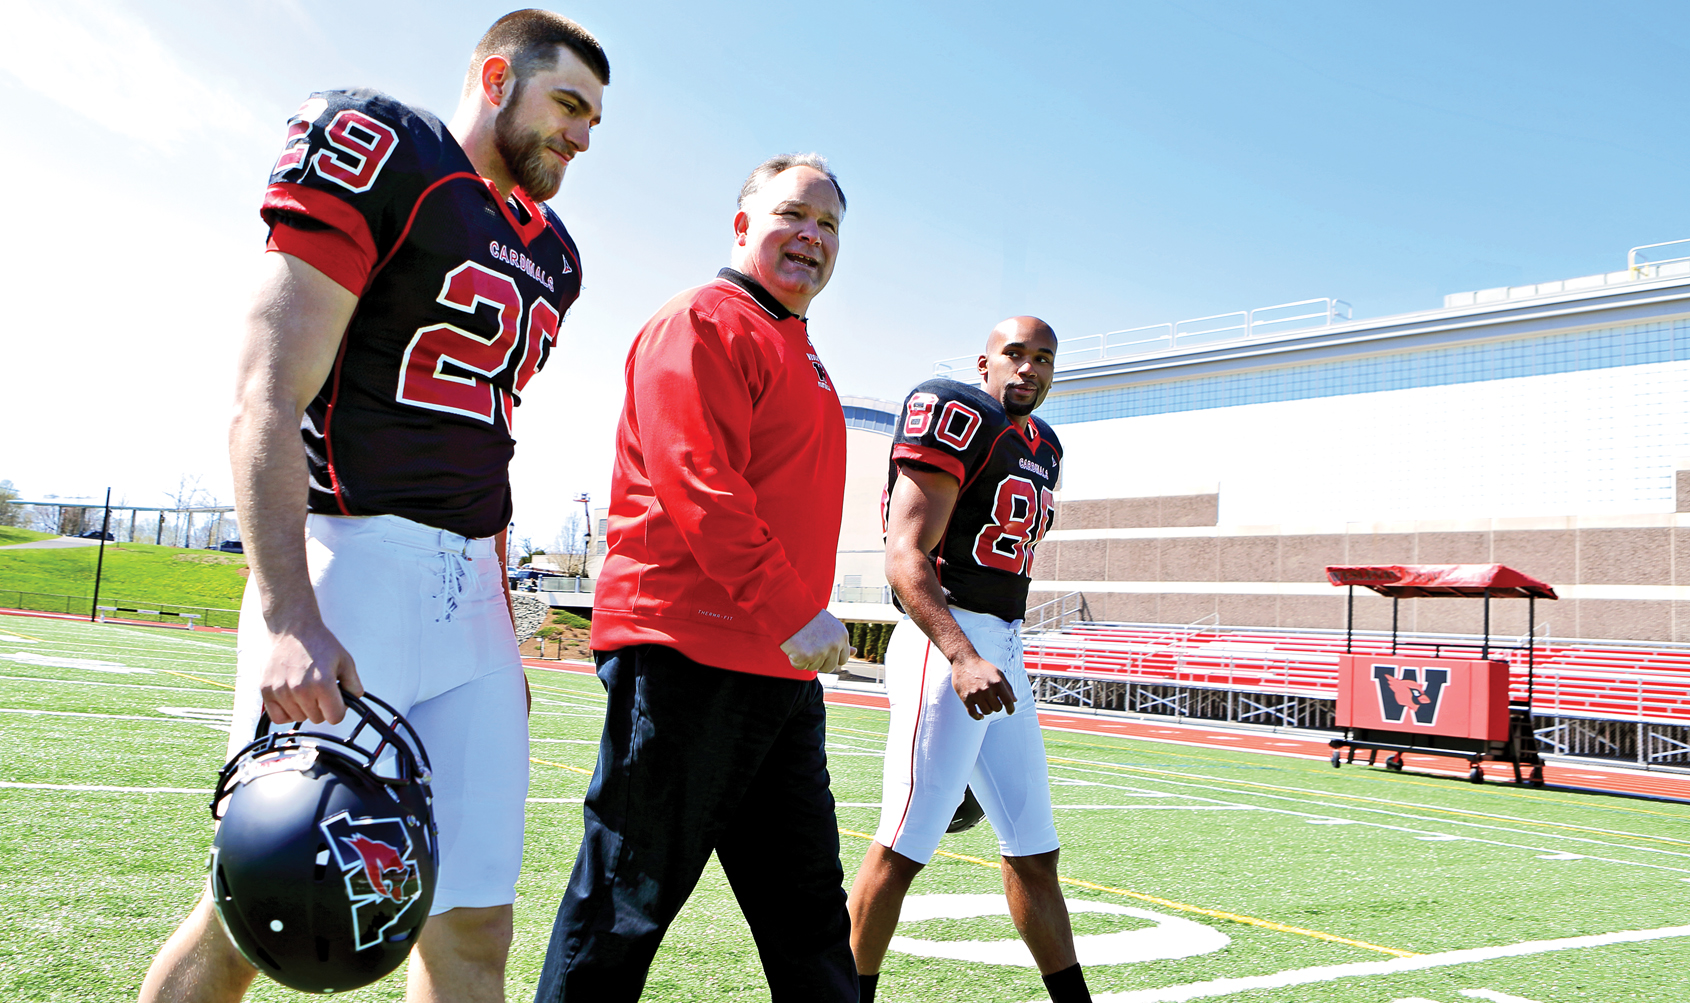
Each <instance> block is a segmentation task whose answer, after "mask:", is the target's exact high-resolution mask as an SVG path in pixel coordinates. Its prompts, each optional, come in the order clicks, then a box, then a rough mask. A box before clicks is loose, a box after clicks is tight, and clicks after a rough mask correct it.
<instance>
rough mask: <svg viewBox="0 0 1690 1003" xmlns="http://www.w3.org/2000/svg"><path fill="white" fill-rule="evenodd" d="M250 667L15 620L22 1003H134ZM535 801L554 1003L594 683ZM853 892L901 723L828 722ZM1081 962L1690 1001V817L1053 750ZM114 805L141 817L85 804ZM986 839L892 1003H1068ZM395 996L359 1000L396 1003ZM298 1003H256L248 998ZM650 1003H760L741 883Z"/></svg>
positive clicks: (1127, 1001) (534, 872)
mask: <svg viewBox="0 0 1690 1003" xmlns="http://www.w3.org/2000/svg"><path fill="white" fill-rule="evenodd" d="M233 660H234V638H233V637H232V636H229V635H217V634H211V633H201V632H195V633H189V632H187V631H180V630H168V629H161V628H145V627H133V626H122V625H115V624H107V625H89V624H82V623H74V622H67V621H58V620H46V619H32V618H24V617H0V785H3V786H0V999H4V1000H8V1001H11V1000H17V1001H24V1000H30V1001H34V1000H126V999H133V998H134V995H135V992H136V989H137V987H138V986H139V984H140V980H141V977H142V975H143V973H144V972H145V969H146V966H147V964H148V962H149V960H150V958H151V956H152V954H153V952H154V950H155V949H156V948H157V946H158V944H159V943H160V942H162V941H163V939H164V938H165V937H166V936H167V935H168V934H169V932H170V930H171V929H172V928H173V927H174V925H175V924H176V922H177V921H178V920H180V919H181V917H182V916H183V915H184V914H185V913H186V912H187V911H188V909H189V907H190V906H191V905H192V903H193V900H194V898H195V896H196V894H197V893H198V890H199V888H200V886H201V884H202V882H203V879H204V872H203V867H204V861H205V857H206V849H207V847H208V845H209V843H210V838H211V827H210V822H209V817H208V814H207V811H206V800H207V799H206V795H205V794H203V793H197V792H196V791H202V790H207V789H209V787H210V785H211V783H212V781H213V778H214V776H215V772H216V770H217V767H218V766H219V765H220V763H221V758H222V752H223V746H224V741H225V733H224V731H223V730H222V729H223V727H224V725H223V724H222V722H225V721H226V720H227V718H228V714H229V707H230V692H229V686H230V685H231V681H232V678H233V671H234V665H233ZM531 677H532V679H533V682H534V695H535V704H534V716H533V721H532V725H533V736H534V743H533V747H532V754H533V756H534V758H535V759H536V760H537V762H536V764H535V765H534V767H533V786H532V790H531V792H530V796H531V803H530V804H529V806H528V807H529V810H528V833H527V846H526V853H525V859H524V870H523V877H522V881H521V884H520V885H519V886H518V892H519V898H518V901H517V904H516V927H517V937H516V944H515V948H514V951H513V955H512V959H511V966H510V980H509V986H508V989H509V995H510V998H511V999H512V1000H523V999H527V998H530V997H531V994H532V992H533V986H534V982H535V980H536V977H537V975H538V970H539V965H540V961H541V958H542V955H543V952H544V949H545V944H546V939H547V936H548V932H549V929H550V924H551V918H552V915H553V912H554V910H555V909H556V905H557V901H558V897H559V895H560V894H561V892H562V890H563V886H564V883H565V882H566V880H567V877H568V872H569V867H570V864H571V862H572V860H573V858H574V854H575V846H576V842H577V840H578V839H579V837H580V832H581V808H580V801H579V799H580V798H581V795H582V793H583V792H584V791H585V789H586V785H587V779H588V771H590V770H591V768H592V765H593V762H594V758H595V746H596V738H597V734H598V730H599V718H600V711H601V708H602V706H603V700H602V696H601V693H600V690H599V686H598V682H597V680H595V679H594V678H593V677H591V676H588V675H575V674H566V673H559V672H546V671H538V670H536V671H533V672H531ZM829 721H830V725H829V735H830V742H829V749H830V755H831V763H832V771H833V778H834V791H835V795H836V797H837V798H838V800H839V802H840V807H839V824H840V827H841V829H842V830H846V831H847V834H845V835H842V836H841V841H842V854H843V857H844V862H845V870H846V879H847V883H849V880H850V876H851V874H852V873H854V871H855V869H856V865H857V863H858V861H859V860H860V859H861V856H862V852H863V850H864V848H865V847H866V845H867V842H866V840H865V839H864V838H862V837H860V836H856V835H851V834H849V833H866V832H870V831H872V830H873V828H874V825H875V820H876V817H877V807H876V806H877V804H878V801H879V785H880V780H879V777H880V752H881V747H882V744H883V741H884V734H885V728H886V715H885V713H884V712H882V711H877V710H872V709H860V708H851V707H831V708H830V709H829ZM1045 740H1046V744H1047V751H1048V753H1049V756H1050V770H1051V777H1052V783H1053V793H1054V796H1055V801H1056V804H1057V805H1058V810H1057V827H1058V830H1059V832H1060V833H1061V835H1062V838H1063V844H1064V846H1063V851H1062V871H1063V873H1064V875H1065V876H1066V878H1067V880H1069V881H1070V884H1069V886H1068V889H1067V891H1068V895H1069V899H1070V902H1071V911H1072V912H1073V915H1074V925H1075V930H1076V933H1077V934H1079V935H1080V936H1081V938H1082V939H1081V941H1080V951H1081V958H1082V961H1084V962H1086V963H1087V971H1086V975H1087V980H1088V981H1089V983H1090V984H1091V987H1092V991H1093V993H1094V996H1095V997H1096V998H1098V999H1099V1000H1111V999H1112V1000H1115V1001H1117V1003H1151V1001H1155V1000H1195V999H1224V1000H1228V1001H1236V1003H1425V1001H1428V1000H1431V1001H1435V1003H1460V1001H1465V1000H1468V999H1488V1000H1495V1001H1500V1003H1510V1001H1514V1003H1519V1001H1531V1003H1564V1001H1573V1000H1584V1001H1600V1003H1609V1001H1622V1000H1648V1001H1662V1003H1679V1001H1684V1000H1690V926H1685V924H1686V923H1690V805H1684V804H1677V803H1665V802H1656V801H1646V800H1640V799H1627V798H1620V797H1608V796H1599V795H1590V794H1575V793H1570V792H1563V791H1554V790H1547V791H1540V790H1529V789H1519V788H1512V787H1504V786H1501V785H1484V786H1482V787H1481V786H1474V785H1471V784H1467V783H1465V782H1462V781H1459V780H1445V779H1439V778H1432V777H1425V776H1414V775H1409V774H1388V773H1385V772H1384V771H1382V770H1368V769H1362V768H1352V769H1347V770H1342V771H1334V770H1332V769H1331V768H1330V767H1329V766H1328V765H1326V763H1325V762H1324V761H1320V760H1306V759H1296V758H1289V757H1281V756H1270V755H1262V754H1252V753H1247V752H1244V751H1241V750H1230V749H1208V748H1199V747H1188V746H1181V745H1173V744H1165V743H1152V742H1148V741H1138V740H1130V739H1118V738H1113V737H1108V736H1097V735H1087V734H1077V733H1069V732H1060V731H1054V730H1047V731H1046V733H1045ZM90 788H120V789H90ZM995 858H996V842H995V840H994V839H993V837H992V835H991V831H990V828H989V826H987V825H984V824H983V825H981V826H979V827H977V828H976V829H974V830H972V831H970V832H967V833H962V834H959V835H956V836H948V837H946V840H945V842H944V843H943V844H942V847H941V856H938V857H936V858H935V859H934V861H933V863H932V864H931V865H930V866H929V867H928V868H927V870H926V871H925V872H923V874H922V875H921V877H920V878H918V879H917V882H916V886H915V888H914V890H913V894H912V896H911V899H910V900H909V904H908V906H907V907H906V912H905V917H906V919H905V922H904V923H903V924H901V926H900V929H899V934H900V938H901V939H900V940H899V941H897V942H895V944H894V950H893V952H892V953H891V954H890V955H888V958H887V964H886V968H885V970H884V972H885V974H884V975H883V976H882V981H881V999H884V1000H888V1001H915V1000H924V1001H930V1000H939V999H943V1000H946V1001H974V1000H979V1001H1006V1003H1021V1001H1030V1000H1038V999H1044V998H1045V995H1044V993H1043V991H1042V986H1041V984H1040V982H1039V979H1038V976H1037V973H1036V972H1035V971H1034V970H1033V969H1032V968H1030V967H1027V966H1026V964H1025V960H1026V959H1025V956H1024V955H1021V954H1020V952H1019V949H1018V945H1017V943H1015V942H1014V937H1015V934H1014V929H1013V927H1012V926H1011V924H1010V921H1009V918H1008V916H1007V914H1006V911H1005V909H1004V908H1003V900H1002V896H1001V885H1000V882H999V878H998V875H997V871H996V868H995V867H994V866H992V863H991V862H992V861H993V860H995ZM402 986H403V980H402V977H401V976H400V975H395V976H393V977H390V978H389V979H387V980H385V981H384V982H382V983H379V984H377V985H376V986H372V987H370V988H369V989H366V990H363V991H360V992H356V993H351V994H348V995H349V996H350V998H353V999H356V1000H361V1001H363V1000H368V1001H374V1000H397V999H400V998H401V997H402ZM249 998H250V999H256V1000H284V999H293V998H296V996H295V994H293V993H291V992H288V991H286V990H283V989H281V988H280V987H278V986H275V985H273V984H269V983H265V982H263V981H262V980H261V982H260V983H259V984H258V985H257V986H256V987H255V989H254V991H253V992H252V993H251V994H250V996H249ZM645 998H646V999H650V1000H697V999H717V998H720V999H728V1000H759V999H765V1000H766V999H768V994H767V991H766V989H765V988H764V986H763V983H762V978H761V974H760V970H759V967H758V963H757V957H756V952H755V950H754V948H753V947H752V944H751V941H750V937H749V935H748V933H747V931H746V928H745V925H744V922H743V921H742V920H741V919H740V917H739V913H738V910H737V908H736V906H735V904H734V901H733V898H732V895H731V893H730V892H729V891H728V888H727V885H726V882H725V880H724V879H723V877H722V874H721V872H720V870H719V869H716V868H715V867H714V866H712V868H711V869H710V870H709V871H707V872H706V874H705V876H704V879H703V881H702V882H701V883H700V885H699V888H698V890H697V891H696V892H695V893H694V895H693V897H692V900H691V902H690V903H689V905H688V906H687V908H686V909H685V911H684V912H683V913H682V915H681V916H680V918H679V919H678V921H677V922H676V924H675V925H674V927H673V928H672V930H671V932H670V934H669V936H668V938H667V940H666V941H665V943H664V947H663V950H662V951H661V953H660V954H659V956H658V959H657V963H656V965H655V967H654V968H653V970H652V974H651V980H650V983H649V984H648V988H647V991H646V996H645Z"/></svg>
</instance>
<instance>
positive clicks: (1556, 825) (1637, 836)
mask: <svg viewBox="0 0 1690 1003" xmlns="http://www.w3.org/2000/svg"><path fill="white" fill-rule="evenodd" d="M1045 758H1046V759H1047V760H1048V761H1050V762H1052V763H1062V764H1072V765H1074V766H1102V767H1108V768H1110V769H1116V770H1125V771H1129V772H1133V773H1149V774H1151V775H1153V776H1166V777H1179V778H1181V779H1183V780H1190V779H1192V777H1193V776H1196V777H1197V778H1198V779H1201V780H1206V781H1208V782H1210V783H1215V784H1230V785H1232V786H1234V787H1255V788H1259V789H1261V790H1264V791H1274V792H1275V793H1279V794H1285V793H1291V794H1299V795H1302V796H1304V797H1316V798H1333V799H1335V800H1339V801H1360V802H1362V803H1364V804H1377V805H1387V806H1389V807H1392V808H1407V809H1412V810H1414V811H1426V812H1433V813H1436V814H1443V815H1455V816H1459V817H1462V818H1479V819H1484V820H1485V821H1487V822H1507V823H1509V824H1511V825H1535V826H1538V827H1540V828H1545V829H1568V830H1571V831H1573V832H1588V833H1593V834H1595V835H1598V836H1608V837H1610V838H1614V839H1634V840H1643V841H1645V842H1650V843H1668V844H1671V845H1673V846H1690V840H1685V839H1673V838H1671V837H1670V836H1645V835H1642V834H1641V833H1635V832H1620V831H1618V830H1615V829H1598V828H1596V827H1595V826H1589V825H1573V824H1571V823H1568V822H1539V821H1537V820H1536V819H1530V818H1516V817H1515V816H1512V815H1492V814H1490V813H1488V812H1482V811H1463V810H1462V809H1460V808H1440V807H1438V806H1436V805H1422V804H1408V803H1405V802H1402V801H1391V800H1387V799H1385V798H1372V797H1366V796H1364V795H1361V794H1332V793H1328V792H1326V791H1310V790H1303V789H1300V788H1296V787H1281V786H1278V785H1276V784H1255V783H1251V782H1250V781H1248V780H1229V779H1226V778H1224V777H1207V776H1202V775H1201V774H1190V773H1176V772H1174V771H1173V770H1156V769H1152V768H1150V767H1148V766H1123V765H1121V764H1119V763H1094V762H1087V761H1085V760H1083V759H1063V758H1062V757H1060V756H1046V757H1045Z"/></svg>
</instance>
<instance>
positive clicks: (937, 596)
mask: <svg viewBox="0 0 1690 1003" xmlns="http://www.w3.org/2000/svg"><path fill="white" fill-rule="evenodd" d="M886 580H887V581H888V582H890V583H891V585H892V588H893V590H894V591H896V592H897V593H898V601H899V602H901V603H903V606H904V611H905V612H906V613H908V614H909V615H910V619H911V620H913V621H915V625H916V626H917V627H920V628H921V632H922V633H923V634H926V635H927V637H928V639H929V640H931V641H932V642H933V643H934V645H936V646H937V647H938V649H939V651H940V652H941V653H942V654H944V656H945V660H946V661H948V662H950V663H951V664H952V665H955V664H956V663H957V662H958V661H964V660H967V659H971V658H978V657H980V656H979V653H978V652H976V651H975V650H974V644H973V643H972V642H971V641H969V640H968V635H967V634H964V633H963V632H962V627H961V626H960V625H958V623H957V622H956V617H954V616H952V615H951V608H950V605H949V604H948V603H946V602H945V590H944V589H943V588H941V587H940V585H939V576H938V575H936V574H934V572H933V563H932V562H931V561H929V560H928V559H927V555H926V554H923V553H922V552H921V551H919V550H917V549H915V548H914V547H911V546H904V545H899V544H898V543H897V542H896V541H893V542H891V543H890V544H889V545H888V546H887V548H886Z"/></svg>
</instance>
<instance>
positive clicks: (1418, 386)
mask: <svg viewBox="0 0 1690 1003" xmlns="http://www.w3.org/2000/svg"><path fill="white" fill-rule="evenodd" d="M1678 246H1679V247H1680V248H1685V247H1690V244H1680V245H1678ZM1631 259H1632V260H1631V262H1630V264H1631V267H1629V268H1627V269H1626V270H1624V271H1619V272H1613V273H1608V274H1603V275H1593V276H1586V277H1583V278H1577V279H1569V280H1565V281H1559V282H1545V283H1540V284H1537V285H1530V286H1517V287H1510V288H1498V289H1486V290H1480V291H1478V292H1468V293H1457V294H1454V295H1450V296H1446V297H1445V298H1444V303H1443V305H1442V307H1440V308H1438V309H1433V310H1427V311H1424V312H1420V313H1411V314H1401V315H1397V316H1389V317H1378V318H1370V319H1366V320H1351V319H1348V318H1347V317H1346V316H1345V314H1346V313H1347V309H1346V308H1345V306H1344V305H1343V304H1342V303H1341V302H1339V301H1335V300H1316V301H1310V302H1306V303H1300V304H1290V305H1288V306H1282V307H1270V308H1264V309H1259V310H1252V311H1241V312H1239V313H1236V314H1232V315H1228V316H1224V317H1218V318H1217V317H1212V318H1203V319H1200V320H1197V321H1185V322H1179V323H1173V324H1165V325H1160V326H1158V327H1153V328H1141V329H1138V330H1135V331H1128V332H1117V333H1112V334H1109V335H1102V336H1093V337H1091V338H1079V339H1070V340H1067V341H1065V342H1064V343H1063V345H1062V352H1061V355H1060V356H1059V357H1058V367H1059V369H1058V373H1057V376H1056V382H1055V385H1054V387H1053V388H1052V392H1051V394H1050V397H1049V398H1048V399H1047V400H1046V402H1045V405H1044V407H1043V408H1042V409H1041V411H1040V414H1041V415H1042V416H1043V417H1044V418H1045V419H1046V420H1047V421H1049V422H1051V423H1052V424H1053V425H1054V426H1056V428H1057V430H1058V432H1059V433H1060V434H1061V436H1062V441H1063V443H1064V445H1065V446H1066V448H1067V462H1066V464H1065V465H1064V466H1065V469H1064V474H1063V477H1064V482H1063V484H1062V488H1061V491H1060V499H1061V501H1060V505H1059V509H1058V518H1057V523H1056V529H1055V531H1054V532H1052V533H1051V534H1050V536H1049V537H1048V538H1047V539H1046V541H1045V542H1044V543H1043V545H1041V546H1040V548H1039V551H1038V555H1037V559H1036V565H1035V579H1036V581H1035V584H1034V589H1035V591H1036V592H1037V593H1038V596H1037V597H1036V598H1035V601H1040V600H1050V599H1054V598H1056V597H1058V596H1061V595H1065V594H1068V593H1076V592H1077V593H1080V594H1081V595H1083V596H1084V598H1085V602H1086V605H1087V607H1088V611H1089V613H1090V614H1091V615H1092V616H1093V617H1095V618H1097V619H1107V620H1121V621H1139V622H1156V623H1165V624H1190V623H1194V622H1198V621H1206V622H1210V623H1215V622H1218V623H1220V624H1229V625H1239V626H1262V627H1287V628H1334V627H1340V626H1342V625H1343V623H1344V615H1345V610H1344V597H1343V595H1342V594H1341V593H1340V592H1339V590H1337V589H1335V588H1333V587H1332V586H1331V585H1330V584H1328V583H1327V581H1326V577H1325V574H1324V569H1325V567H1326V566H1327V565H1332V564H1457V563H1500V564H1506V565H1510V566H1513V567H1516V568H1518V569H1520V570H1522V571H1525V572H1526V573H1528V574H1531V575H1534V576H1536V577H1538V578H1540V579H1543V580H1545V581H1548V582H1550V583H1552V584H1553V585H1555V587H1556V588H1557V590H1558V591H1559V593H1560V595H1561V600H1560V601H1559V602H1557V603H1553V604H1548V605H1546V606H1545V607H1544V608H1543V609H1541V610H1540V616H1539V625H1538V626H1539V629H1540V631H1546V632H1547V633H1550V634H1554V635H1558V636H1563V637H1579V638H1623V639H1632V640H1643V641H1657V642H1659V641H1690V514H1687V513H1690V471H1686V470H1685V469H1684V466H1685V465H1684V464H1683V463H1681V462H1680V460H1681V458H1683V457H1690V394H1687V393H1686V388H1687V386H1690V382H1687V377H1690V259H1684V258H1679V259H1676V260H1670V261H1665V262H1658V263H1650V262H1648V261H1647V260H1645V255H1644V253H1642V250H1641V249H1640V250H1639V251H1634V252H1633V253H1632V255H1631ZM1311 325H1313V326H1311ZM939 369H940V371H942V372H944V371H952V370H956V369H965V370H972V359H968V360H951V361H948V362H944V363H940V364H939ZM959 375H963V374H960V373H959ZM1680 545H1683V546H1684V548H1685V553H1684V554H1682V555H1680V554H1679V553H1678V550H1679V547H1680ZM1680 557H1682V558H1683V560H1682V561H1681V560H1679V558H1680ZM1389 607H1390V603H1389V602H1388V601H1385V600H1382V599H1375V600H1372V601H1366V602H1362V601H1358V608H1357V625H1358V626H1367V627H1375V628H1388V627H1389V625H1390V621H1389V616H1390V610H1389ZM1498 612H1499V614H1501V615H1503V616H1505V617H1508V618H1507V619H1503V620H1502V621H1500V622H1499V623H1498V624H1496V629H1497V630H1499V631H1509V632H1512V633H1515V634H1519V633H1521V632H1523V631H1524V630H1525V623H1524V611H1523V610H1505V609H1504V608H1502V607H1499V610H1498ZM1402 616H1403V623H1402V626H1403V627H1404V628H1405V629H1415V630H1423V631H1424V630H1435V631H1457V632H1476V631H1477V630H1478V629H1479V623H1478V622H1477V620H1476V615H1475V613H1474V612H1473V611H1472V610H1471V609H1468V608H1466V606H1465V604H1460V603H1455V604H1451V603H1439V602H1436V601H1429V600H1410V601H1407V602H1405V603H1404V604H1403V610H1402ZM1545 620H1547V626H1546V625H1545V622H1544V621H1545ZM1516 621H1517V622H1516Z"/></svg>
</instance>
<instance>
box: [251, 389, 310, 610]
mask: <svg viewBox="0 0 1690 1003" xmlns="http://www.w3.org/2000/svg"><path fill="white" fill-rule="evenodd" d="M292 412H293V409H292V408H291V407H289V406H287V405H285V404H278V403H277V402H275V401H271V400H265V399H263V398H262V397H260V398H259V399H257V400H251V399H248V398H247V395H245V394H243V395H242V399H241V400H240V401H239V402H238V403H237V408H236V414H235V419H234V421H233V422H232V423H231V424H230V426H229V460H230V466H231V467H232V468H233V472H234V479H235V511H236V513H237V514H238V515H239V517H240V524H241V538H242V541H243V549H244V550H245V552H246V555H247V563H248V565H249V566H250V567H251V569H252V578H253V581H254V583H255V584H256V587H257V589H258V595H259V599H260V600H261V604H262V605H261V609H262V611H263V614H264V619H265V622H266V623H267V624H268V625H269V627H270V629H271V630H272V631H276V632H278V633H281V632H288V633H293V632H297V631H298V630H300V629H301V628H303V627H307V626H311V625H314V624H316V623H320V622H321V614H320V613H319V612H318V609H317V598H316V595H315V594H314V593H313V592H312V590H311V577H310V572H309V570H308V569H307V567H306V562H305V498H306V478H307V476H308V473H307V470H306V465H305V448H304V445H303V444H302V443H301V442H300V438H299V418H298V415H297V414H294V413H292Z"/></svg>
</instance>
